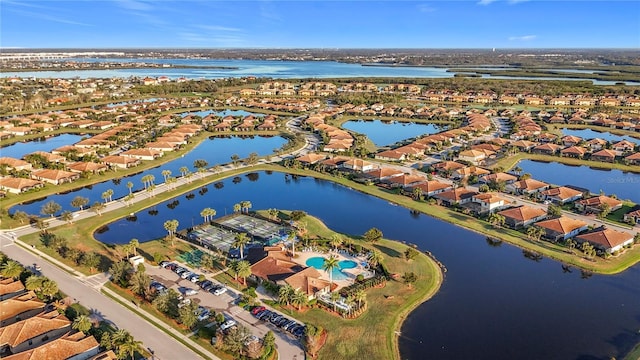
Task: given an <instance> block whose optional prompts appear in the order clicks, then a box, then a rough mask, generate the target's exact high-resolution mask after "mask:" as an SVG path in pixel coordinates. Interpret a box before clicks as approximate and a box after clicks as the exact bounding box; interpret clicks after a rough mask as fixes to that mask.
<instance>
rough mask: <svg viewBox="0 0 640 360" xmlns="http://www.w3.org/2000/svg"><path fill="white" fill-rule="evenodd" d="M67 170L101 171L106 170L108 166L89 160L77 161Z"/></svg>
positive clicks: (79, 171) (78, 171)
mask: <svg viewBox="0 0 640 360" xmlns="http://www.w3.org/2000/svg"><path fill="white" fill-rule="evenodd" d="M67 167H68V168H69V171H71V172H76V173H80V174H82V173H92V174H96V173H100V172H103V171H107V170H108V169H109V168H108V167H107V166H106V165H104V164H98V163H94V162H90V161H78V162H75V163H73V164H71V165H69V166H67Z"/></svg>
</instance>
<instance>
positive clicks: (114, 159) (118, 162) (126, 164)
mask: <svg viewBox="0 0 640 360" xmlns="http://www.w3.org/2000/svg"><path fill="white" fill-rule="evenodd" d="M100 160H101V161H102V163H103V164H105V165H107V166H109V167H110V168H121V169H128V168H131V167H134V166H138V165H140V160H139V159H134V158H131V157H126V156H120V155H110V156H105V157H103V158H102V159H100Z"/></svg>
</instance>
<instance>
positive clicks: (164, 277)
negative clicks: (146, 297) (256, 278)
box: [147, 263, 304, 359]
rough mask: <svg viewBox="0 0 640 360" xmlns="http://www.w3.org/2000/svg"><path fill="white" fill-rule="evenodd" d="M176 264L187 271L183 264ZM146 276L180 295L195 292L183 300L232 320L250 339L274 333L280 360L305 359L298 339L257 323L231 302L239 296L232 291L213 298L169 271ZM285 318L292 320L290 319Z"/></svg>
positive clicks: (152, 270)
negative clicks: (250, 334) (244, 329)
mask: <svg viewBox="0 0 640 360" xmlns="http://www.w3.org/2000/svg"><path fill="white" fill-rule="evenodd" d="M175 264H177V265H179V266H181V267H183V268H185V269H188V267H187V266H186V265H184V264H178V263H175ZM188 270H189V271H193V272H194V273H196V274H197V275H199V274H200V273H198V272H197V271H195V270H193V269H188ZM147 273H148V274H149V275H150V276H151V278H152V279H153V280H154V281H156V282H158V283H160V284H162V285H164V286H165V287H166V288H168V289H174V290H176V291H177V292H179V293H181V294H185V293H186V292H187V291H188V290H190V289H191V290H195V291H197V294H195V295H190V296H184V297H185V298H186V299H190V300H191V301H193V302H195V303H197V304H198V305H200V306H202V307H204V308H207V309H211V311H212V312H213V311H215V312H222V313H223V314H224V315H225V317H226V318H227V319H233V320H235V322H236V323H237V324H240V325H243V326H245V327H247V328H248V329H249V330H250V331H251V333H252V334H253V335H255V336H257V337H259V338H262V337H263V336H264V335H265V334H266V333H267V332H268V331H269V330H271V331H273V333H274V334H275V336H276V346H277V348H278V351H279V353H280V358H281V359H304V352H303V350H302V347H301V345H300V342H299V340H298V338H296V337H295V336H294V335H292V334H291V333H290V332H287V331H285V330H283V329H282V328H279V327H277V326H275V325H273V324H272V323H271V322H270V321H268V320H267V321H264V320H259V319H257V318H256V317H255V316H254V315H252V314H251V312H250V311H248V310H245V309H243V308H241V307H239V306H237V305H235V304H234V302H235V301H236V300H237V299H238V298H239V297H240V294H239V293H237V292H236V291H235V290H233V289H228V290H227V291H226V292H224V293H223V294H221V295H218V296H216V295H214V294H213V293H211V292H210V291H211V290H209V291H205V290H203V289H201V288H200V286H199V285H198V284H196V283H194V282H192V281H190V280H188V279H183V278H182V277H181V276H179V275H178V274H176V273H175V272H174V271H172V270H170V269H168V268H161V267H156V266H147ZM206 278H207V280H209V281H211V282H212V284H213V285H217V286H219V287H220V286H222V285H223V284H219V283H218V282H216V281H214V280H213V279H212V277H211V276H206ZM269 310H271V309H269ZM274 313H276V314H277V315H283V317H287V316H284V314H279V313H277V312H275V311H274ZM274 317H275V316H274ZM287 318H288V319H291V320H293V319H292V318H291V317H287ZM274 320H275V319H274Z"/></svg>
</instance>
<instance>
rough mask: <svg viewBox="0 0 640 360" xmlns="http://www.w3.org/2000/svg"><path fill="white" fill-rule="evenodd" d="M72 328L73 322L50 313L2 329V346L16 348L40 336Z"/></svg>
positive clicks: (0, 329) (0, 333)
mask: <svg viewBox="0 0 640 360" xmlns="http://www.w3.org/2000/svg"><path fill="white" fill-rule="evenodd" d="M70 326H71V321H69V319H67V318H66V317H65V316H64V315H61V314H60V313H58V311H55V310H54V311H50V312H48V313H43V314H39V315H37V316H33V317H30V318H28V319H25V320H22V321H18V322H17V323H14V324H11V325H8V326H5V327H3V328H0V345H2V344H8V345H9V346H11V347H14V346H17V345H20V344H22V343H23V342H25V341H27V340H29V339H33V338H34V337H36V336H38V335H44V334H46V333H48V332H49V331H52V330H57V329H63V328H65V327H70Z"/></svg>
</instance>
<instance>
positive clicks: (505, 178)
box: [479, 172, 518, 185]
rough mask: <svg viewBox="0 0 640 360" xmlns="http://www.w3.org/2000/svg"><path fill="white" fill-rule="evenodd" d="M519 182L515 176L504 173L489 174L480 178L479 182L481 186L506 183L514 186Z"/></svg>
mask: <svg viewBox="0 0 640 360" xmlns="http://www.w3.org/2000/svg"><path fill="white" fill-rule="evenodd" d="M517 180H518V177H517V176H513V175H511V174H507V173H504V172H499V173H494V174H487V175H483V176H481V177H480V179H479V182H480V183H481V184H490V183H504V184H505V185H506V184H512V183H514V182H516V181H517Z"/></svg>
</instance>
